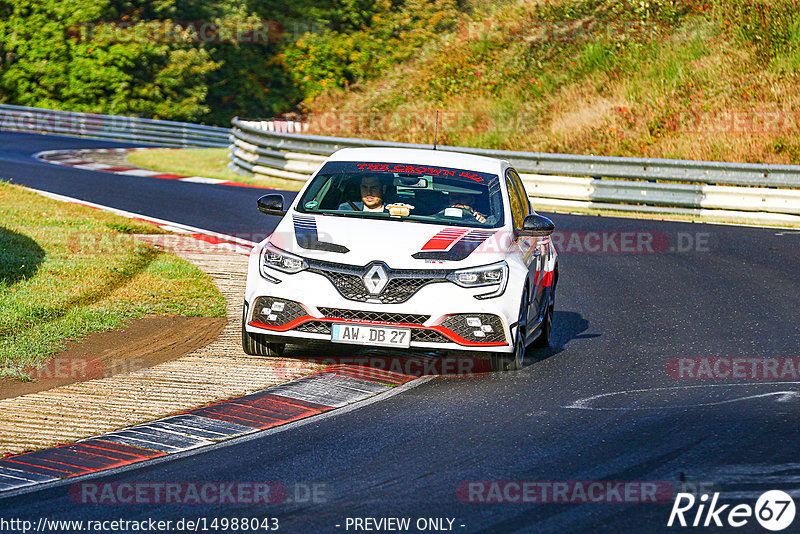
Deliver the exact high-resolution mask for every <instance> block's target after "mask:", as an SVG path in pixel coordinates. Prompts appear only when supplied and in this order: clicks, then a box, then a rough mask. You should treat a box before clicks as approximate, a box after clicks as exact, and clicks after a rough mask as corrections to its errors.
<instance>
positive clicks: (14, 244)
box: [0, 226, 45, 286]
mask: <svg viewBox="0 0 800 534" xmlns="http://www.w3.org/2000/svg"><path fill="white" fill-rule="evenodd" d="M44 258H45V252H44V250H43V249H42V247H40V246H39V244H38V243H36V241H34V240H33V239H31V238H30V237H28V236H26V235H23V234H19V233H17V232H14V231H13V230H9V229H8V228H3V227H2V226H0V286H10V285H12V284H16V283H17V282H21V281H23V280H26V279H28V278H30V277H32V276H33V275H35V274H36V271H38V270H39V266H40V265H41V264H42V262H43V261H44Z"/></svg>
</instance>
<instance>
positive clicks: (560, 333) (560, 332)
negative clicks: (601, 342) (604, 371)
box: [525, 311, 602, 365]
mask: <svg viewBox="0 0 800 534" xmlns="http://www.w3.org/2000/svg"><path fill="white" fill-rule="evenodd" d="M588 329H589V321H588V320H586V319H584V317H583V316H582V315H581V314H580V313H577V312H571V311H556V312H555V313H554V314H553V332H552V333H551V334H550V346H549V347H547V348H543V349H533V348H532V349H529V350H528V353H527V355H526V358H525V363H526V365H530V364H532V363H535V362H540V361H543V360H546V359H547V358H549V357H551V356H555V355H556V354H558V353H559V352H561V351H563V350H564V348H565V347H566V345H567V343H569V342H570V341H572V340H573V339H591V338H595V337H600V336H601V335H602V334H584V333H583V332H586V331H587V330H588Z"/></svg>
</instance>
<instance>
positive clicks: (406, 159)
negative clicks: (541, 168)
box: [329, 148, 508, 174]
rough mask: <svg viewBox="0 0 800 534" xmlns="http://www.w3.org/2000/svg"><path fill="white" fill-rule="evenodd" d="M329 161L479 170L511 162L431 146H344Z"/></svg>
mask: <svg viewBox="0 0 800 534" xmlns="http://www.w3.org/2000/svg"><path fill="white" fill-rule="evenodd" d="M329 161H365V162H370V163H412V164H416V165H435V166H438V167H450V168H453V169H464V170H470V171H476V172H487V173H492V174H500V172H501V171H502V168H503V164H506V165H508V163H507V162H505V161H503V160H499V159H495V158H487V157H485V156H476V155H473V154H463V153H461V152H450V151H447V150H427V149H419V148H343V149H341V150H338V151H336V152H334V153H333V154H332V155H331V157H330V158H329Z"/></svg>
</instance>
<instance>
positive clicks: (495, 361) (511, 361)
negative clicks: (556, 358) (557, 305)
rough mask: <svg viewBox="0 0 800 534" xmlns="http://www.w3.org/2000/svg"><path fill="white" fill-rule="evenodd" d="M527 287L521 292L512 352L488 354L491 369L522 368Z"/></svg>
mask: <svg viewBox="0 0 800 534" xmlns="http://www.w3.org/2000/svg"><path fill="white" fill-rule="evenodd" d="M529 305H530V301H529V299H528V288H527V287H526V288H525V291H524V292H523V294H522V301H521V302H520V305H519V318H518V319H517V330H516V333H515V334H514V352H512V353H510V354H508V353H505V352H496V353H494V354H492V355H490V356H489V363H490V364H491V367H492V371H517V370H519V369H522V365H523V363H524V361H525V353H526V352H527V349H528V347H527V345H526V343H525V342H526V340H527V337H528V307H529Z"/></svg>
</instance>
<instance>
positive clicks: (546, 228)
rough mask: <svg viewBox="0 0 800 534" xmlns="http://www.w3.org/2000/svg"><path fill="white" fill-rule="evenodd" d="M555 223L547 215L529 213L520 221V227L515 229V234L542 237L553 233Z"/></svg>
mask: <svg viewBox="0 0 800 534" xmlns="http://www.w3.org/2000/svg"><path fill="white" fill-rule="evenodd" d="M555 229H556V225H555V224H553V221H551V220H550V219H548V218H547V217H543V216H541V215H536V214H531V215H528V216H527V217H525V220H523V221H522V228H519V229H517V230H516V234H517V235H521V236H530V237H544V236H548V235H550V234H552V233H553V230H555Z"/></svg>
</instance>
